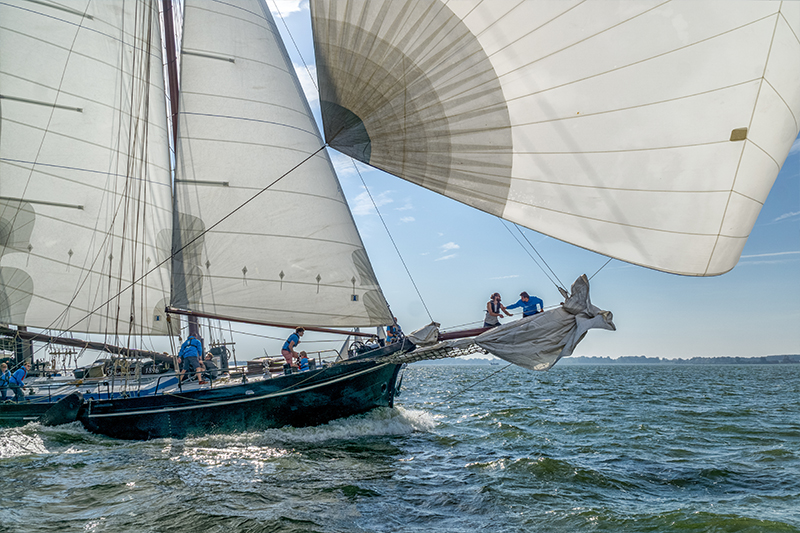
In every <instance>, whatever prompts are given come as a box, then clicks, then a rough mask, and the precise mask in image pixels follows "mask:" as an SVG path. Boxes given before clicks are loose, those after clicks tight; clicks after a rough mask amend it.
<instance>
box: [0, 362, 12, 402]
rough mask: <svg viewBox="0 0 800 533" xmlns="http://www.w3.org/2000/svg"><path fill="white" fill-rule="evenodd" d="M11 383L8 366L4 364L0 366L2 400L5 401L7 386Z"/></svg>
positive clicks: (0, 394) (0, 393)
mask: <svg viewBox="0 0 800 533" xmlns="http://www.w3.org/2000/svg"><path fill="white" fill-rule="evenodd" d="M10 383H11V372H9V370H8V365H7V364H5V363H2V364H0V396H2V400H0V401H3V402H4V401H6V396H7V395H8V386H9V384H10Z"/></svg>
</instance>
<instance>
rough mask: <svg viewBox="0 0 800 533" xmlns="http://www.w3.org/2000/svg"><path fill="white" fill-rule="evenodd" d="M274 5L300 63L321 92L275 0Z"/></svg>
mask: <svg viewBox="0 0 800 533" xmlns="http://www.w3.org/2000/svg"><path fill="white" fill-rule="evenodd" d="M272 3H273V4H274V5H275V11H277V12H278V16H279V17H280V18H281V22H283V27H284V28H286V33H287V34H289V38H290V39H291V40H292V44H293V45H294V49H295V51H296V52H297V55H299V56H300V61H302V62H303V66H304V67H305V68H306V72H308V77H309V78H310V79H311V83H313V84H314V88H315V89H316V90H317V91H319V87H318V86H317V80H315V79H314V76H312V75H311V69H309V68H308V63H306V59H305V58H304V57H303V54H301V53H300V47H299V46H297V42H296V41H295V40H294V35H292V32H291V31H290V30H289V25H288V24H286V19H285V18H284V16H283V13H281V10H280V8H279V7H278V2H276V1H274V0H273V2H272Z"/></svg>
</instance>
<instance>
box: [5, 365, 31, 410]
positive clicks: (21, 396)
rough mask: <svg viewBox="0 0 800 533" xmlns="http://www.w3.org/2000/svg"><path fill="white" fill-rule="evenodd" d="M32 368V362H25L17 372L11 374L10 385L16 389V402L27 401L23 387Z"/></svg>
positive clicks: (12, 388) (13, 389)
mask: <svg viewBox="0 0 800 533" xmlns="http://www.w3.org/2000/svg"><path fill="white" fill-rule="evenodd" d="M30 369H31V364H30V363H25V364H24V365H22V366H21V367H20V368H19V369H18V370H17V371H16V372H14V373H13V374H11V380H10V381H9V383H8V385H9V387H11V390H12V391H14V401H15V402H18V403H19V402H22V401H25V392H23V390H22V389H23V387H25V378H26V377H27V375H28V370H30Z"/></svg>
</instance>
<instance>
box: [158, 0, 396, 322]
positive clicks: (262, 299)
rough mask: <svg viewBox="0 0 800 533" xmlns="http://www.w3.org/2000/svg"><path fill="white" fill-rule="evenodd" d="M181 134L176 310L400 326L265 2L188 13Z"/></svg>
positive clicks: (198, 6)
mask: <svg viewBox="0 0 800 533" xmlns="http://www.w3.org/2000/svg"><path fill="white" fill-rule="evenodd" d="M178 124H179V126H178V142H177V168H176V206H177V208H176V237H175V240H174V242H175V246H176V250H180V251H178V253H177V254H176V261H175V266H174V281H173V298H172V300H173V305H175V306H177V307H182V308H189V309H191V310H193V311H198V312H205V313H211V314H214V315H218V316H225V317H233V318H238V319H246V320H259V321H264V322H268V323H273V324H285V325H321V326H369V325H376V324H388V323H391V322H392V318H391V315H390V314H389V311H388V307H387V305H386V302H385V300H384V297H383V295H382V293H381V290H380V288H379V286H378V284H377V280H376V279H375V275H374V273H373V270H372V266H371V265H370V263H369V260H368V259H367V255H366V253H365V251H364V247H363V244H362V242H361V239H360V237H359V234H358V231H357V230H356V228H355V224H354V222H353V219H352V215H351V214H350V211H349V209H348V207H347V204H346V201H345V199H344V196H343V194H342V191H341V189H340V186H339V182H338V180H337V179H336V176H335V174H334V172H333V169H332V166H331V163H330V160H329V158H328V155H327V154H326V153H325V151H324V150H323V151H319V150H320V148H321V147H322V146H323V143H322V139H321V137H320V135H319V131H318V129H317V126H316V124H315V122H314V119H313V117H312V115H311V111H310V109H309V107H308V103H307V102H306V100H305V97H304V96H303V94H302V90H301V88H300V84H299V81H298V79H297V76H296V74H295V72H294V68H293V66H292V63H291V61H290V60H289V58H288V55H287V54H286V50H285V49H284V46H283V43H282V41H281V39H280V36H279V34H278V30H277V28H276V27H275V24H274V21H273V19H272V16H271V15H270V13H269V10H268V9H267V6H266V4H265V2H264V1H261V0H247V1H244V0H242V1H236V2H225V3H223V2H215V3H211V2H201V1H195V0H187V1H186V2H185V5H184V28H183V49H182V52H181V91H180V118H179V122H178ZM309 157H310V160H309V161H307V162H305V163H303V164H302V165H300V167H299V168H297V169H296V170H294V171H292V172H290V173H289V171H290V170H291V169H292V168H293V167H295V166H297V165H299V164H300V163H301V162H303V161H304V160H305V159H308V158H309ZM286 173H289V174H288V175H287V176H286V177H284V178H282V179H280V181H277V182H276V180H278V179H279V178H281V176H283V175H284V174H286ZM273 182H275V183H274V185H271V184H273ZM268 186H269V188H268V189H267V190H266V191H264V192H263V193H261V194H259V195H258V196H257V197H255V198H254V199H253V200H252V201H250V202H249V203H245V202H247V201H248V200H249V199H250V198H252V197H253V196H254V195H256V194H257V193H259V191H261V190H262V189H265V188H267V187H268ZM242 204H244V205H243V207H241V209H238V210H237V208H238V207H239V206H241V205H242ZM231 213H232V214H231ZM229 214H230V216H228V215H229ZM225 217H227V218H225ZM223 219H224V220H223Z"/></svg>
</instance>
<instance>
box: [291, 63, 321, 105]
mask: <svg viewBox="0 0 800 533" xmlns="http://www.w3.org/2000/svg"><path fill="white" fill-rule="evenodd" d="M294 71H295V72H296V73H297V77H298V78H299V79H300V85H301V86H302V87H303V93H304V94H305V95H306V99H307V100H308V102H309V104H311V105H312V106H313V105H314V104H315V103H316V102H318V101H319V91H317V67H316V66H315V65H309V67H308V68H306V67H305V65H298V64H297V63H295V64H294Z"/></svg>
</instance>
